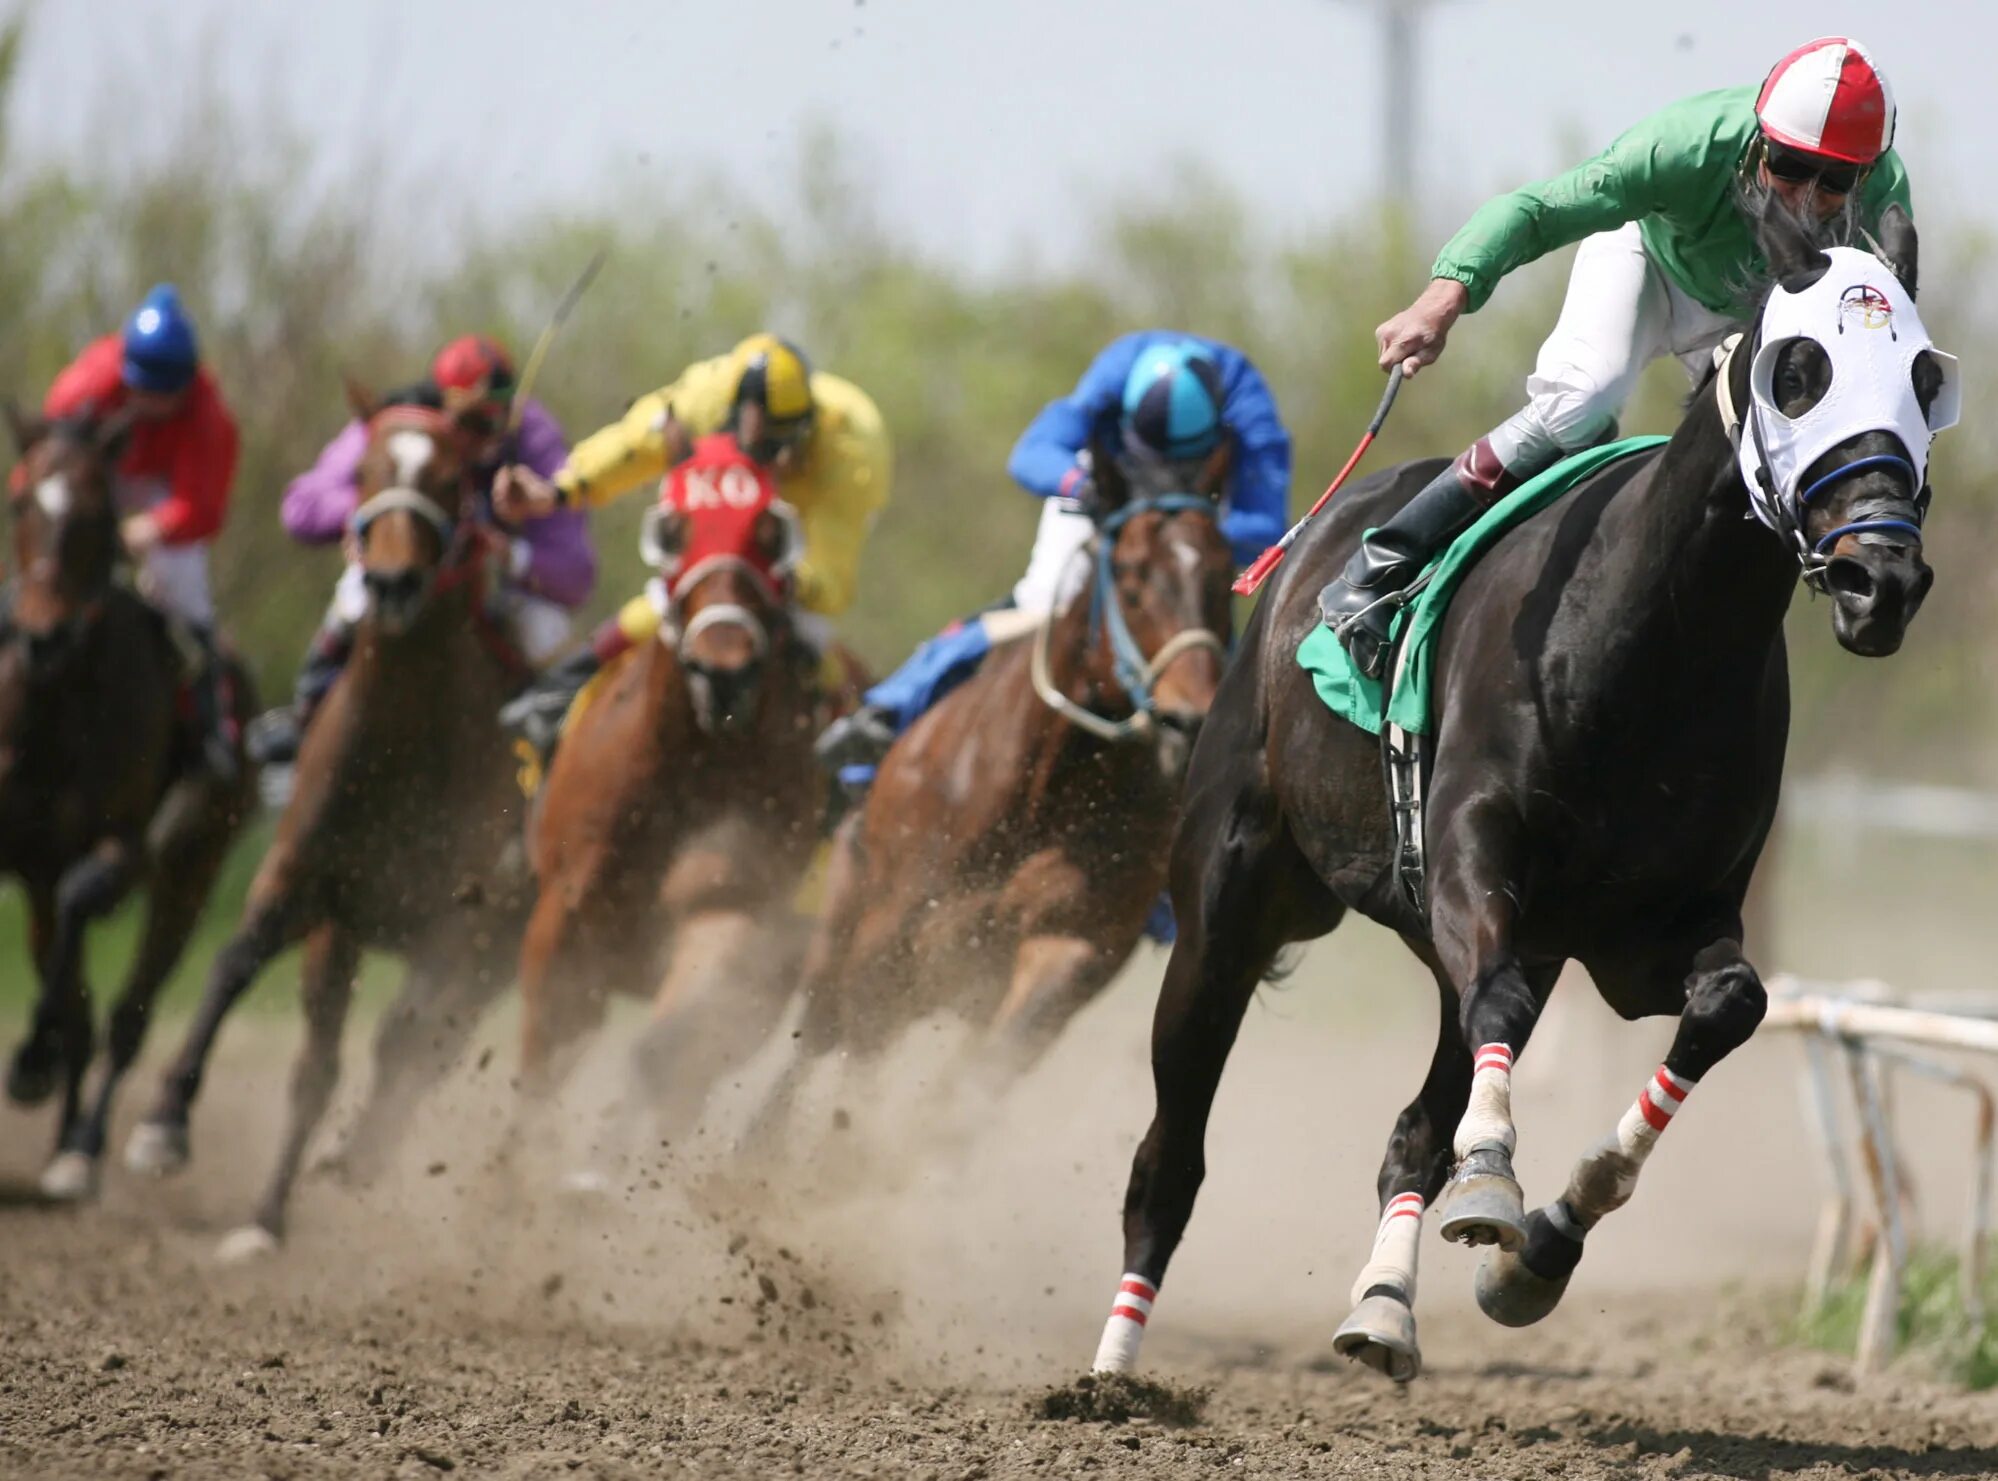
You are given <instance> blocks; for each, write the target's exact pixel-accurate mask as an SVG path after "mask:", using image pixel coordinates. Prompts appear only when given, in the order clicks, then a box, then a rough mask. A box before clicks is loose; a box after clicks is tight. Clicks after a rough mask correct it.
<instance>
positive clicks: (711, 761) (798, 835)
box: [520, 438, 826, 1141]
mask: <svg viewBox="0 0 1998 1481" xmlns="http://www.w3.org/2000/svg"><path fill="white" fill-rule="evenodd" d="M654 521H655V522H654V523H652V524H651V525H649V526H648V539H647V547H648V559H649V560H650V562H651V563H652V564H654V565H655V566H657V567H659V568H660V572H661V582H662V585H663V589H664V592H665V595H666V597H667V612H666V620H665V622H664V623H663V625H662V626H661V628H660V630H659V634H658V636H657V638H656V639H654V640H651V641H648V642H647V643H645V644H644V646H643V647H641V648H640V649H638V650H637V651H636V652H634V653H633V654H631V656H630V657H628V658H627V659H625V660H623V661H622V662H621V663H619V664H618V666H617V667H616V668H615V669H612V670H610V671H608V672H607V673H606V674H605V676H604V678H603V679H602V680H601V681H600V691H601V692H599V693H596V694H594V695H593V696H592V697H591V699H590V700H589V702H588V703H587V705H586V707H583V708H581V709H579V710H578V711H577V712H576V714H575V715H574V717H573V718H572V720H571V722H570V724H569V727H568V729H567V730H566V731H565V732H564V735H563V739H562V744H561V748H560V749H559V750H558V751H557V752H556V754H555V761H554V765H553V766H552V768H551V769H550V771H549V776H548V780H547V783H546V784H545V786H544V787H543V789H542V791H541V793H540V795H539V797H538V798H537V800H536V815H535V818H534V822H533V825H532V829H531V848H530V852H531V856H532V859H533V863H534V866H535V873H536V876H537V877H538V879H539V880H540V886H541V888H540V896H539V899H538V900H537V902H536V905H535V910H534V915H533V919H532V921H531V922H530V923H529V926H528V929H527V934H526V937H525V940H524V942H523V944H522V947H521V961H520V984H521V995H522V999H523V1009H524V1012H523V1017H522V1020H521V1032H522V1038H521V1085H522V1089H523V1091H524V1093H525V1094H526V1095H527V1096H528V1097H529V1098H530V1101H531V1102H539V1101H543V1100H545V1099H546V1098H547V1097H548V1096H550V1095H551V1094H552V1093H553V1092H554V1090H555V1089H556V1088H557V1086H558V1085H559V1084H560V1082H561V1080H562V1079H563V1078H564V1074H565V1072H566V1070H567V1069H568V1067H569V1062H570V1061H571V1060H572V1058H573V1056H572V1055H571V1054H570V1053H569V1052H567V1051H569V1050H570V1049H571V1048H572V1046H577V1045H578V1044H579V1042H580V1037H581V1035H583V1034H584V1033H585V1032H587V1031H588V1030H589V1029H591V1028H593V1027H594V1026H595V1025H596V1024H597V1023H598V1022H600V1021H601V1018H602V1016H603V1012H604V1008H605V1005H606V1002H607V1000H608V998H609V996H610V994H611V993H613V992H636V993H639V994H650V995H651V996H652V998H653V1022H652V1024H651V1026H650V1028H649V1029H648V1030H647V1032H646V1034H645V1036H644V1038H643V1040H642V1041H641V1043H640V1045H639V1052H638V1057H637V1067H638V1073H639V1079H640V1082H641V1090H642V1092H643V1094H644V1096H645V1098H646V1099H647V1100H648V1101H649V1102H650V1105H651V1108H652V1110H653V1111H654V1112H655V1113H656V1114H657V1117H658V1126H657V1131H658V1134H659V1135H661V1136H664V1137H666V1138H667V1139H668V1140H669V1141H671V1140H674V1139H677V1138H678V1136H679V1135H680V1133H681V1131H682V1130H683V1129H684V1128H686V1127H687V1126H689V1125H691V1124H692V1123H693V1122H694V1121H695V1120H696V1119H697V1118H698V1117H699V1115H700V1112H701V1108H702V1106H703V1104H704V1103H705V1101H706V1099H707V1095H708V1091H709V1089H710V1087H711V1086H712V1085H713V1084H714V1082H715V1080H716V1079H717V1078H718V1077H720V1076H721V1075H723V1074H725V1073H727V1072H728V1071H730V1070H731V1069H733V1068H735V1067H736V1066H737V1065H739V1064H740V1063H741V1062H742V1061H743V1060H745V1059H747V1058H748V1057H749V1055H750V1054H752V1053H753V1052H754V1051H755V1049H756V1047H757V1046H758V1045H759V1044H760V1043H762V1041H763V1040H764V1039H765V1038H766V1037H767V1036H768V1035H769V1033H770V1030H771V1028H772V1027H773V1026H774V1025H775V1023H776V1021H777V1019H778V1018H779V1017H780V1016H781V1015H782V1014H783V1011H784V1006H785V1004H786V1003H788V1002H789V1001H790V998H791V995H792V991H793V986H794V982H795V966H796V956H797V953H796V949H795V938H796V936H797V935H798V933H797V932H796V931H795V930H794V929H793V927H792V924H791V899H792V896H793V895H794V893H795V892H796V890H797V887H798V885H799V882H800V880H801V879H802V878H803V877H804V874H805V871H806V869H807V868H808V867H809V865H810V863H811V858H812V854H813V851H814V849H815V847H816V845H817V843H818V838H819V820H820V819H821V818H822V817H823V816H824V812H825V804H826V782H825V778H824V776H823V774H822V772H821V771H820V769H819V767H818V766H817V765H816V764H815V763H814V761H813V759H812V749H811V743H812V737H813V735H814V734H815V733H816V730H817V725H816V722H815V716H814V707H815V695H814V692H813V683H812V674H813V670H814V668H815V667H816V665H817V657H816V655H814V654H813V653H811V652H810V650H809V649H808V648H806V647H805V646H803V645H801V644H800V642H799V640H798V637H797V634H796V632H795V631H794V630H793V626H792V623H791V620H790V617H789V615H788V587H789V581H790V572H791V569H792V568H793V566H794V565H795V564H796V562H797V559H798V556H799V555H800V554H801V553H802V550H801V545H800V540H801V536H800V534H799V531H798V528H797V526H796V523H795V520H794V519H793V518H792V516H791V515H790V513H789V511H788V509H787V508H786V507H785V506H783V505H781V504H780V503H778V501H777V498H776V490H775V485H774V484H773V483H772V481H771V480H770V478H769V476H768V475H767V474H766V473H764V472H762V471H761V470H760V469H759V468H758V467H757V465H756V464H755V463H754V462H753V461H752V460H751V459H750V458H749V457H748V455H747V454H745V453H743V452H741V451H740V449H738V448H737V447H736V445H735V444H734V442H733V441H732V440H729V439H725V438H708V439H704V441H703V442H702V444H701V445H700V447H699V448H697V449H696V453H695V457H694V459H693V461H692V462H690V463H683V464H681V465H680V466H679V467H678V468H676V469H675V470H674V472H673V473H672V475H671V476H670V477H669V478H668V480H667V484H666V490H665V495H664V498H663V500H662V504H661V507H660V509H659V510H658V511H657V512H656V514H655V516H654Z"/></svg>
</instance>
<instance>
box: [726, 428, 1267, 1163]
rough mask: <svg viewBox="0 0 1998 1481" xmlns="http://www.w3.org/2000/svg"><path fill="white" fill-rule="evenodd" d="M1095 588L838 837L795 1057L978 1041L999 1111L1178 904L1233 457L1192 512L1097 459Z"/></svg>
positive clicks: (953, 701)
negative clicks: (939, 1027) (932, 1017)
mask: <svg viewBox="0 0 1998 1481" xmlns="http://www.w3.org/2000/svg"><path fill="white" fill-rule="evenodd" d="M1093 456H1094V460H1095V467H1096V468H1097V470H1099V471H1098V473H1097V484H1098V490H1099V496H1100V501H1101V503H1100V508H1101V510H1102V513H1101V515H1100V516H1099V519H1098V529H1097V533H1096V535H1095V536H1094V538H1093V539H1092V541H1091V543H1090V545H1089V546H1088V548H1087V549H1086V550H1085V551H1084V552H1083V553H1082V554H1081V555H1079V556H1078V557H1077V559H1078V560H1079V561H1085V562H1086V563H1087V567H1088V579H1087V580H1086V581H1085V582H1083V583H1082V586H1081V589H1079V590H1078V591H1076V592H1075V593H1074V594H1073V595H1072V596H1071V597H1070V598H1069V599H1068V600H1067V601H1066V603H1065V604H1064V605H1062V606H1061V607H1060V608H1059V610H1057V611H1056V612H1054V613H1053V614H1052V615H1050V616H1048V617H1046V618H1044V619H1042V620H1040V621H1039V622H1038V623H1036V624H1035V626H1034V631H1033V632H1032V633H1031V635H1030V637H1029V638H1028V639H1027V640H1016V641H1013V642H1011V643H1008V644H1006V645H1005V646H1003V647H1002V648H1001V649H999V651H997V652H995V653H994V654H993V655H992V656H991V657H990V658H988V659H987V661H986V662H985V664H984V666H983V667H982V668H981V669H980V671H979V672H978V673H977V674H975V675H974V676H972V677H971V678H970V679H969V680H967V681H966V682H965V683H964V684H963V685H962V686H961V687H960V688H958V689H957V690H956V691H954V692H953V693H952V694H950V695H949V696H947V697H946V698H945V699H944V700H943V701H942V702H941V703H939V704H938V705H937V706H936V707H935V708H933V709H932V710H930V711H929V713H928V714H926V715H925V716H923V718H922V719H920V720H918V721H917V722H916V724H915V725H913V726H911V727H910V729H909V730H908V731H907V732H906V733H905V734H904V735H903V736H901V737H900V738H899V739H898V740H897V741H896V743H895V745H894V746H893V747H892V748H891V749H890V750H889V752H888V754H887V756H886V757H885V758H883V761H882V764H881V767H880V769H879V773H878V775H877V776H876V777H875V780H874V783H873V786H872V789H871V790H870V791H869V793H868V795H867V799H866V802H865V805H864V806H863V807H862V808H861V809H860V810H859V811H858V812H857V813H856V814H855V815H854V816H852V817H850V818H849V819H848V820H847V822H846V823H845V824H844V825H843V826H842V828H841V830H840V833H839V835H838V838H837V841H836V844H835V854H834V859H833V864H832V868H831V870H830V872H829V875H828V882H827V902H826V910H825V915H824V918H823V919H822V921H821V922H820V925H819V928H818V930H817V931H816V932H815V933H814V936H813V939H812V943H811V946H810V948H809V951H808V954H807V959H806V968H805V991H806V1010H805V1016H804V1021H803V1025H802V1029H801V1034H800V1038H799V1042H798V1051H799V1052H798V1055H797V1057H796V1058H794V1059H793V1060H792V1062H791V1064H790V1066H789V1067H788V1069H787V1071H786V1073H785V1075H784V1077H783V1078H782V1079H781V1080H780V1081H779V1082H778V1089H777V1091H776V1093H775V1095H774V1096H773V1099H772V1101H771V1102H770V1103H769V1105H768V1107H767V1108H766V1110H765V1111H764V1112H763V1113H762V1114H761V1115H760V1117H759V1126H760V1128H761V1129H763V1130H765V1131H767V1130H769V1129H770V1128H773V1127H774V1126H775V1125H777V1124H781V1118H782V1114H783V1112H784V1110H785V1109H786V1108H787V1106H788V1103H789V1101H790V1099H791V1097H792V1096H793V1094H794V1093H795V1091H796V1089H797V1087H798V1084H799V1082H800V1081H801V1079H802V1078H803V1076H804V1075H805V1074H806V1073H807V1072H808V1068H809V1065H810V1064H811V1062H812V1061H814V1060H815V1059H817V1058H819V1057H821V1056H823V1055H825V1054H827V1053H828V1052H830V1051H832V1050H834V1049H839V1050H841V1051H843V1052H845V1053H847V1054H849V1055H859V1056H863V1057H864V1056H868V1055H871V1054H875V1053H878V1052H879V1051H880V1050H881V1049H883V1048H885V1047H886V1046H887V1044H888V1043H889V1041H890V1040H891V1039H892V1037H893V1036H894V1035H895V1034H897V1033H899V1032H900V1031H902V1030H903V1029H905V1028H907V1027H908V1026H909V1025H911V1024H913V1023H915V1022H917V1021H918V1020H919V1019H921V1018H922V1017H924V1016H925V1015H927V1014H929V1013H932V1012H935V1011H938V1010H940V1009H949V1010H951V1011H953V1012H954V1013H956V1014H958V1015H961V1016H962V1017H964V1018H965V1019H967V1020H969V1021H971V1022H973V1023H974V1024H978V1025H982V1026H983V1038H982V1043H981V1046H980V1048H979V1049H978V1050H976V1051H974V1052H975V1054H976V1055H977V1059H976V1060H975V1062H974V1063H975V1067H976V1070H977V1073H978V1074H979V1076H980V1077H982V1078H983V1079H984V1080H985V1082H986V1086H987V1088H989V1089H993V1090H996V1089H998V1088H1000V1087H1001V1086H1002V1085H1003V1084H1004V1083H1006V1082H1007V1081H1008V1080H1010V1078H1011V1077H1012V1076H1013V1075H1015V1074H1017V1073H1018V1072H1019V1071H1021V1070H1023V1069H1024V1068H1025V1067H1026V1066H1027V1065H1029V1064H1030V1063H1031V1062H1032V1061H1033V1060H1034V1059H1035V1058H1036V1057H1037V1056H1038V1055H1039V1054H1040V1053H1041V1051H1042V1050H1044V1049H1045V1048H1046V1047H1047V1046H1048V1045H1049V1044H1051V1043H1052V1042H1053V1041H1054V1039H1055V1038H1056V1036H1057V1035H1058V1034H1059V1033H1060V1032H1061V1029H1062V1027H1063V1026H1064V1025H1065V1024H1066V1023H1067V1022H1068V1020H1069V1019H1070V1018H1071V1017H1073V1016H1074V1015H1075V1013H1076V1012H1077V1011H1078V1010H1079V1009H1081V1007H1082V1006H1083V1005H1084V1004H1085V1003H1087V1002H1088V1001H1089V1000H1090V999H1091V998H1092V997H1094V996H1095V995H1096V994H1097V993H1098V992H1099V991H1101V990H1102V988H1103V987H1104V986H1105V985H1106V984H1107V983H1108V982H1109V981H1110V979H1111V978H1112V977H1113V976H1115V975H1116V973H1117V971H1118V969H1119V968H1120V967H1122V966H1123V964H1124V963H1125V961H1126V960H1128V959H1129V957H1130V955H1131V953H1132V951H1133V950H1134V949H1135V948H1136V946H1137V944H1138V941H1139V938H1140V937H1141V936H1142V934H1143V932H1144V928H1145V922H1146V917H1147V915H1148V913H1149V912H1150V911H1151V909H1152V908H1153V907H1154V905H1155V903H1156V902H1157V900H1158V896H1159V891H1160V889H1161V888H1162V887H1163V885H1164V883H1165V861H1166V851H1167V846H1168V844H1169V843H1170V841H1171V837H1172V828H1173V823H1174V820H1175V818H1176V817H1177V816H1178V798H1179V782H1180V779H1181V776H1182V775H1183V773H1184V767H1185V760H1186V757H1187V754H1188V751H1189V748H1190V746H1191V744H1192V740H1193V737H1194V735H1195V734H1196V733H1197V732H1198V730H1199V728H1200V725H1201V722H1202V719H1203V717H1204V716H1205V715H1206V713H1207V710H1208V706H1209V705H1210V704H1211V703H1212V701H1213V698H1214V693H1215V689H1216V686H1217V685H1218V684H1219V682H1220V678H1221V671H1222V666H1223V663H1224V661H1225V659H1226V655H1227V645H1228V637H1229V632H1230V622H1231V610H1230V603H1229V595H1228V584H1229V581H1230V579H1231V578H1232V576H1233V574H1234V572H1233V567H1232V565H1231V564H1230V555H1229V550H1228V544H1227V541H1226V540H1225V539H1224V538H1223V536H1222V534H1221V530H1220V527H1219V525H1218V523H1217V518H1216V516H1217V513H1218V509H1217V499H1218V493H1217V490H1218V489H1219V488H1220V486H1221V479H1222V477H1223V475H1224V473H1225V470H1226V462H1225V458H1226V451H1225V448H1224V449H1223V450H1222V452H1221V453H1219V454H1218V455H1217V456H1216V457H1215V458H1214V459H1213V460H1211V461H1210V462H1209V463H1208V465H1207V466H1206V468H1205V469H1204V470H1203V471H1202V474H1201V476H1200V477H1199V478H1198V479H1197V480H1196V482H1197V486H1198V491H1197V492H1191V493H1189V492H1181V491H1174V490H1170V489H1145V488H1137V487H1133V486H1132V485H1131V484H1130V483H1129V482H1128V481H1127V479H1126V476H1125V475H1124V473H1123V472H1122V471H1121V469H1120V467H1119V463H1118V460H1117V459H1115V458H1113V457H1111V456H1110V455H1109V450H1108V449H1107V448H1104V447H1098V448H1096V449H1095V450H1094V454H1093Z"/></svg>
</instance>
